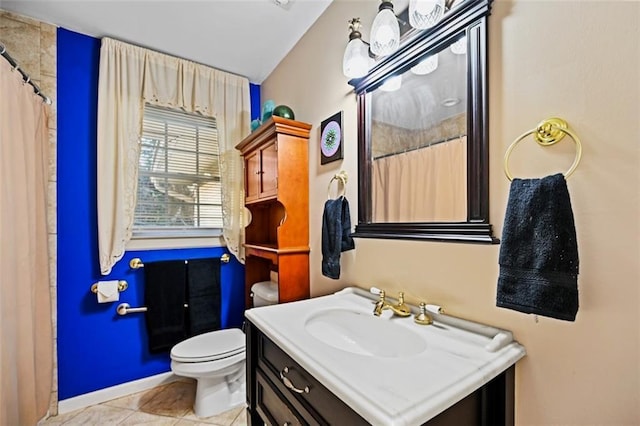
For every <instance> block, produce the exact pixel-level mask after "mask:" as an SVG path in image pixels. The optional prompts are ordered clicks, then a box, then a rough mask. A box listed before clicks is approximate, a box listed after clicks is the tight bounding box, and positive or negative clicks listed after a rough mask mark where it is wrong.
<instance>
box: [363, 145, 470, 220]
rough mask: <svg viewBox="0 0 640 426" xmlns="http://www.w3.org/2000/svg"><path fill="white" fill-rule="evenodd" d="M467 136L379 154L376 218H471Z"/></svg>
mask: <svg viewBox="0 0 640 426" xmlns="http://www.w3.org/2000/svg"><path fill="white" fill-rule="evenodd" d="M466 147H467V138H466V136H463V137H461V138H459V139H454V140H451V141H447V142H443V143H438V144H435V145H431V146H429V147H425V148H420V149H416V150H413V151H408V152H404V153H401V154H396V155H390V156H387V157H381V158H379V159H375V160H374V161H373V165H372V173H371V180H372V182H371V184H372V185H371V186H372V204H373V221H374V222H463V221H466V220H467V148H466Z"/></svg>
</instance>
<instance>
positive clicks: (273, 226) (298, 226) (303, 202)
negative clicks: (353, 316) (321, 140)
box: [236, 116, 311, 306]
mask: <svg viewBox="0 0 640 426" xmlns="http://www.w3.org/2000/svg"><path fill="white" fill-rule="evenodd" d="M310 130H311V125H310V124H307V123H302V122H300V121H295V120H289V119H286V118H282V117H277V116H273V117H271V118H270V119H269V120H268V121H266V122H265V123H264V124H263V125H262V126H260V127H259V128H258V129H256V130H255V131H254V132H253V133H251V134H250V135H249V136H247V137H246V138H245V139H244V140H243V141H242V142H240V143H239V144H238V145H237V146H236V149H238V150H239V151H240V152H241V154H242V156H243V158H244V176H245V207H246V208H247V209H248V210H249V212H250V214H251V223H250V224H249V225H248V226H247V228H246V229H245V254H246V261H245V277H246V278H245V280H246V281H245V286H246V289H245V290H246V291H245V294H246V306H251V297H250V289H251V286H252V285H253V284H254V283H256V282H259V281H268V280H269V277H270V272H271V271H274V272H277V273H278V290H279V301H280V302H291V301H294V300H300V299H305V298H308V297H309V147H308V144H309V131H310Z"/></svg>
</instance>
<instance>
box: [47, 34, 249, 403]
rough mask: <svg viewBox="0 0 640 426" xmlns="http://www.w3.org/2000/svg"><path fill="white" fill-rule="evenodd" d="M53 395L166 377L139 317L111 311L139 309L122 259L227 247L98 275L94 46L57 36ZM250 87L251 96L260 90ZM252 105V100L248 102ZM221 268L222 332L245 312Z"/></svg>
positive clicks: (231, 275)
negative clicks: (119, 288) (101, 288)
mask: <svg viewBox="0 0 640 426" xmlns="http://www.w3.org/2000/svg"><path fill="white" fill-rule="evenodd" d="M57 50H58V122H57V126H58V153H57V155H58V157H57V161H58V163H57V168H58V188H57V192H58V210H57V214H58V241H57V244H58V265H57V267H58V272H57V282H58V294H57V302H58V392H59V395H58V397H59V399H60V400H64V399H67V398H71V397H74V396H77V395H81V394H84V393H87V392H92V391H95V390H98V389H103V388H106V387H109V386H114V385H117V384H121V383H125V382H129V381H132V380H136V379H140V378H144V377H148V376H152V375H155V374H159V373H164V372H167V371H170V367H169V357H168V355H167V354H161V355H152V354H150V353H149V351H148V349H147V336H146V331H145V323H144V314H131V315H127V316H119V315H117V314H116V306H117V305H118V303H120V302H127V303H129V304H130V305H131V306H142V305H143V299H144V298H143V271H142V270H131V269H130V268H129V266H128V265H129V260H130V259H132V258H134V257H139V258H141V259H142V260H143V262H151V261H157V260H169V259H194V258H203V257H219V256H221V255H222V254H223V253H226V252H227V251H226V248H224V247H216V248H204V249H183V250H154V251H135V252H128V253H126V254H125V256H124V258H123V259H122V260H121V261H120V262H118V263H117V264H116V266H115V267H114V268H113V271H112V272H111V274H110V275H108V276H102V275H100V271H99V266H98V242H97V241H98V237H97V213H96V125H97V122H96V121H97V118H96V117H97V98H98V65H99V55H100V40H98V39H95V38H92V37H88V36H84V35H81V34H78V33H74V32H72V31H68V30H65V29H59V30H58V49H57ZM253 86H254V87H252V88H251V94H252V97H257V105H258V109H257V113H256V112H255V111H252V117H253V116H254V115H255V116H256V117H257V116H258V115H259V111H260V108H259V104H260V100H259V90H260V87H259V86H255V85H253ZM254 101H255V99H253V98H252V103H253V102H254ZM231 258H232V260H231V261H230V262H229V263H228V264H223V265H222V269H221V279H222V300H223V302H222V305H223V306H222V313H221V314H222V326H223V327H225V328H226V327H238V326H240V325H241V324H242V320H243V312H244V266H243V265H241V264H240V263H239V262H238V261H237V260H236V259H235V258H234V257H233V256H231ZM107 279H124V280H127V282H128V283H129V289H128V290H126V291H125V292H123V293H121V294H120V302H115V303H105V304H98V303H97V301H96V296H95V294H93V293H91V292H90V287H91V285H92V284H93V283H94V282H96V281H98V280H107Z"/></svg>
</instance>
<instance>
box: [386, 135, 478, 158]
mask: <svg viewBox="0 0 640 426" xmlns="http://www.w3.org/2000/svg"><path fill="white" fill-rule="evenodd" d="M463 136H466V135H458V136H453V137H450V138H445V139H441V140H439V141H435V142H429V143H426V144H424V145H418V146H414V147H413V148H409V149H405V150H403V151H397V152H390V153H389V154H382V155H379V156H377V157H373V159H374V160H380V159H382V158H386V157H392V156H394V155H398V154H404V153H406V152H411V151H417V150H419V149H422V148H430V147H432V146H433V145H438V144H441V143H445V142H449V141H454V140H456V139H460V138H461V137H463Z"/></svg>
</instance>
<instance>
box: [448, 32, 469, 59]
mask: <svg viewBox="0 0 640 426" xmlns="http://www.w3.org/2000/svg"><path fill="white" fill-rule="evenodd" d="M451 52H453V53H455V54H456V55H466V54H467V36H464V37H462V38H461V39H460V40H458V41H456V42H455V43H453V44H452V45H451Z"/></svg>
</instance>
